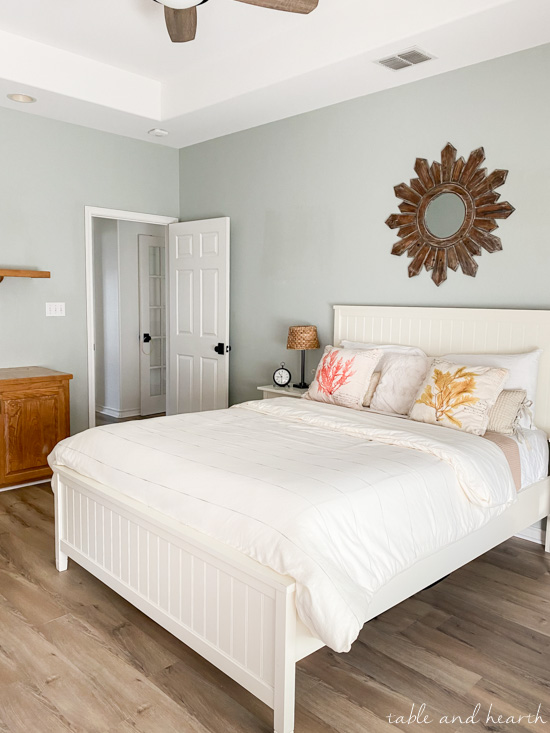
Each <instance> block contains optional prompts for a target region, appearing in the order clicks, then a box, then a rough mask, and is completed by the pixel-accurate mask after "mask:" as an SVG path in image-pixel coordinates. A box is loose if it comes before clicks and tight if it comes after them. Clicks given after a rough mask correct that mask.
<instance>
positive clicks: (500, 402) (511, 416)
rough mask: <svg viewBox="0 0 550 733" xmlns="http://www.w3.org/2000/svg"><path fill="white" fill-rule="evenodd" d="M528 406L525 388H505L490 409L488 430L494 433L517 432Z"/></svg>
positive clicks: (510, 433)
mask: <svg viewBox="0 0 550 733" xmlns="http://www.w3.org/2000/svg"><path fill="white" fill-rule="evenodd" d="M526 407H527V392H526V391H525V390H524V389H504V390H502V392H501V393H500V394H499V396H498V398H497V401H496V402H495V404H494V405H493V406H492V407H491V409H490V410H489V424H488V425H487V430H489V431H491V432H492V433H502V434H503V435H512V434H513V433H515V432H516V428H517V426H518V425H519V421H520V418H521V415H522V413H523V412H524V410H525V408H526Z"/></svg>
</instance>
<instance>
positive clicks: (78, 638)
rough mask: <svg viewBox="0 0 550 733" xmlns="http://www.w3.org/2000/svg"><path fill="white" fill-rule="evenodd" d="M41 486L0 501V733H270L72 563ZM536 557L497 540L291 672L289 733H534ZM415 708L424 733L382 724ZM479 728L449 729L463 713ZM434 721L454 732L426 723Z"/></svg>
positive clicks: (540, 628)
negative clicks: (347, 643) (60, 558)
mask: <svg viewBox="0 0 550 733" xmlns="http://www.w3.org/2000/svg"><path fill="white" fill-rule="evenodd" d="M53 536H54V524H53V497H52V494H51V491H50V490H49V488H48V487H47V486H38V487H27V488H25V489H18V490H16V491H12V492H4V493H2V494H0V733H28V732H29V731H33V733H34V732H35V731H36V733H65V731H70V732H71V733H270V731H271V730H272V711H271V710H270V709H269V708H268V707H267V706H266V705H264V704H263V703H261V702H260V701H259V700H257V699H256V698H254V697H253V696H252V695H251V694H249V693H248V692H246V690H244V689H243V688H241V687H240V686H239V685H237V683H236V682H234V681H233V680H231V679H229V678H228V677H226V676H225V675H224V674H222V673H221V672H219V671H218V670H217V669H215V668H214V667H213V666H212V665H210V664H209V663H208V662H206V661H205V660H204V659H202V658H201V657H200V656H199V655H198V654H196V653H195V652H193V651H192V650H191V649H189V648H188V647H186V646H185V645H183V644H181V643H180V642H179V641H177V640H176V639H175V638H174V637H173V636H171V635H170V634H169V633H168V632H167V631H165V630H164V629H162V628H161V627H160V626H158V625H157V624H155V623H154V622H153V621H151V620H150V619H148V618H147V617H146V616H144V615H143V614H142V613H141V612H139V611H138V610H137V609H136V608H134V607H133V606H131V605H130V604H129V603H127V602H126V601H124V599H122V598H120V597H119V596H117V595H116V594H115V593H114V592H112V591H111V590H110V589H109V588H107V587H106V586H105V585H103V584H102V583H101V582H99V581H98V580H97V579H95V578H93V577H92V576H91V575H89V573H87V572H86V571H85V570H83V569H82V568H80V567H79V566H78V565H76V564H75V563H73V562H70V564H69V570H68V571H67V572H65V573H57V571H56V569H55V564H54V545H53ZM547 660H550V557H549V556H548V555H545V553H544V552H543V551H542V549H541V548H540V547H538V546H536V545H533V544H531V543H528V542H525V541H522V540H517V539H513V540H510V541H508V542H506V543H504V544H503V545H501V546H499V547H498V548H495V549H494V550H491V552H489V553H487V554H486V555H484V556H483V557H482V558H479V559H478V560H476V561H474V562H473V563H471V564H470V565H468V566H467V567H465V568H462V569H460V570H458V571H457V572H456V573H454V574H453V575H452V576H450V577H449V578H448V579H446V580H445V581H443V582H441V583H439V584H438V585H437V586H435V587H433V588H430V589H427V590H425V591H423V592H422V593H419V594H418V595H416V596H415V597H413V598H411V599H408V600H407V601H404V602H403V603H402V604H400V605H399V606H397V607H396V608H393V609H391V610H390V611H388V612H387V613H385V614H383V615H381V616H379V617H378V618H377V619H374V620H373V621H372V622H370V623H369V624H367V626H366V627H365V628H364V629H363V631H362V632H361V635H360V639H359V640H358V641H357V642H356V643H355V644H354V646H353V648H352V650H351V652H350V653H349V654H335V653H334V652H332V651H330V650H329V649H326V648H325V649H321V650H320V651H318V652H317V653H316V654H313V655H312V656H310V657H308V658H306V659H304V660H302V662H300V663H299V664H298V669H297V680H296V685H297V704H296V729H295V733H386V732H387V731H390V730H393V729H399V730H401V731H404V730H406V731H411V733H421V731H425V730H426V729H427V730H436V729H439V730H441V729H442V730H445V731H449V733H471V732H472V730H477V731H478V732H479V733H481V732H482V731H493V730H497V729H498V731H499V732H500V733H512V731H513V732H514V733H524V732H525V731H533V730H534V731H540V730H541V726H540V725H539V726H538V727H537V726H533V725H529V723H528V722H527V721H525V720H524V721H522V723H521V724H511V723H509V724H504V725H498V726H497V725H493V724H491V723H490V722H489V723H487V722H486V721H485V719H484V716H485V715H486V713H487V710H488V709H489V706H490V705H492V706H493V708H492V712H493V715H495V716H498V715H503V716H504V717H505V718H506V717H508V716H511V715H513V716H515V717H517V716H519V715H527V714H529V713H535V712H536V710H537V707H538V704H539V703H542V706H543V714H546V718H547V719H549V720H550V662H548V661H547ZM422 702H424V703H426V705H427V712H428V713H429V715H430V717H431V718H432V719H434V720H435V723H434V724H431V725H430V726H428V727H426V725H422V724H418V723H414V722H413V723H411V724H404V725H401V724H399V725H390V723H389V722H388V720H387V716H388V715H389V714H390V713H392V714H393V715H394V716H396V715H403V716H404V717H405V718H408V716H409V713H410V711H411V708H412V706H413V705H414V706H416V707H415V709H416V710H417V709H418V705H419V704H420V703H422ZM478 703H479V704H480V705H481V709H482V711H481V717H482V718H483V720H482V721H480V723H478V724H477V725H475V726H472V725H469V724H467V723H466V722H465V720H466V718H467V716H468V715H471V713H472V712H473V710H474V708H475V705H476V704H478ZM443 715H450V716H451V717H452V715H460V716H461V717H462V720H459V719H456V720H455V722H454V723H449V724H447V723H445V724H443V723H442V724H439V722H438V721H439V718H440V717H441V716H443Z"/></svg>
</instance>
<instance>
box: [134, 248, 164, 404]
mask: <svg viewBox="0 0 550 733" xmlns="http://www.w3.org/2000/svg"><path fill="white" fill-rule="evenodd" d="M165 258H166V244H165V240H164V238H163V237H152V236H148V235H140V237H139V283H140V341H141V358H140V372H141V414H142V415H155V414H158V413H162V412H165V411H166V276H165V267H166V259H165Z"/></svg>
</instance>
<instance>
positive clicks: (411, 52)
mask: <svg viewBox="0 0 550 733" xmlns="http://www.w3.org/2000/svg"><path fill="white" fill-rule="evenodd" d="M433 58H434V56H430V55H429V54H427V53H426V52H425V51H421V50H420V49H419V48H409V49H408V50H407V51H401V53H397V54H395V56H388V57H386V58H385V59H379V60H378V61H375V63H377V64H380V66H385V67H386V69H391V70H392V71H401V69H406V68H407V67H408V66H416V65H417V64H423V63H424V61H431V60H432V59H433Z"/></svg>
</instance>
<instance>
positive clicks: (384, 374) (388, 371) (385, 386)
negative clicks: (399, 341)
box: [370, 353, 432, 415]
mask: <svg viewBox="0 0 550 733" xmlns="http://www.w3.org/2000/svg"><path fill="white" fill-rule="evenodd" d="M381 361H382V369H381V376H380V382H379V383H378V386H377V387H376V390H375V392H374V395H373V397H372V399H371V401H370V408H371V410H374V411H375V412H389V413H394V414H397V415H407V414H408V412H409V410H410V409H411V407H412V404H413V402H414V400H415V398H416V394H417V392H418V390H419V388H420V385H421V384H422V383H423V382H424V380H425V378H426V374H427V373H428V369H429V367H430V364H431V361H432V360H431V359H429V358H428V357H427V356H421V355H417V354H410V353H406V354H393V353H387V354H386V355H385V359H383V360H381ZM377 368H378V367H377Z"/></svg>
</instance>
